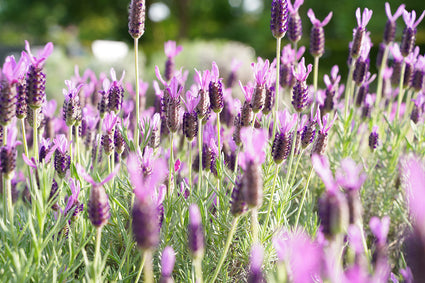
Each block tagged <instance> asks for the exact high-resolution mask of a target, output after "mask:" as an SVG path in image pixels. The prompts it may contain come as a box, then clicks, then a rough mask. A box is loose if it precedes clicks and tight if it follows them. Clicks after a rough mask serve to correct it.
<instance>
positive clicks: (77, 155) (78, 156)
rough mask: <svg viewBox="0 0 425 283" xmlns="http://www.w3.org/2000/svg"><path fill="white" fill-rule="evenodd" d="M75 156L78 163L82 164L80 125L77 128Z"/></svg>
mask: <svg viewBox="0 0 425 283" xmlns="http://www.w3.org/2000/svg"><path fill="white" fill-rule="evenodd" d="M75 130H76V131H75V156H76V160H77V163H78V164H80V145H79V138H80V137H79V133H78V127H77V128H75Z"/></svg>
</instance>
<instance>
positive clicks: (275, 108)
mask: <svg viewBox="0 0 425 283" xmlns="http://www.w3.org/2000/svg"><path fill="white" fill-rule="evenodd" d="M281 40H282V38H276V85H275V105H274V111H273V135H272V137H274V136H275V135H276V129H277V113H278V111H279V88H280V42H281Z"/></svg>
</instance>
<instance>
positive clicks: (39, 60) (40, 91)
mask: <svg viewBox="0 0 425 283" xmlns="http://www.w3.org/2000/svg"><path fill="white" fill-rule="evenodd" d="M25 49H26V51H27V52H26V53H25V56H26V57H27V61H28V62H30V66H29V69H28V72H27V80H26V84H27V95H28V105H29V107H30V108H31V109H33V111H34V112H33V113H34V117H33V121H34V124H33V130H34V133H33V141H34V146H33V149H34V152H33V154H34V158H35V159H36V160H37V159H38V127H37V120H38V119H37V110H38V108H40V107H41V106H42V105H43V104H44V102H45V100H46V92H45V85H46V75H45V74H44V72H43V66H44V62H45V60H46V59H47V57H48V56H49V55H50V54H52V52H53V44H52V43H51V42H49V43H47V44H46V46H45V47H44V49H43V50H42V51H41V52H39V53H38V54H37V55H38V56H37V57H35V56H33V55H32V53H31V50H30V45H29V43H28V41H25Z"/></svg>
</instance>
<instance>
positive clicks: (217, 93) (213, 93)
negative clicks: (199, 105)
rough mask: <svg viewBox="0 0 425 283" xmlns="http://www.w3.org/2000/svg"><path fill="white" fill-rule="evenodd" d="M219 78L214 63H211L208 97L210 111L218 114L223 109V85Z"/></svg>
mask: <svg viewBox="0 0 425 283" xmlns="http://www.w3.org/2000/svg"><path fill="white" fill-rule="evenodd" d="M219 76H220V74H219V70H218V66H217V64H216V63H215V62H213V63H212V68H211V77H210V79H211V81H210V83H209V85H208V92H209V95H210V105H211V110H212V111H214V112H215V113H220V112H221V110H223V107H224V98H223V84H222V82H221V80H222V79H221V78H219Z"/></svg>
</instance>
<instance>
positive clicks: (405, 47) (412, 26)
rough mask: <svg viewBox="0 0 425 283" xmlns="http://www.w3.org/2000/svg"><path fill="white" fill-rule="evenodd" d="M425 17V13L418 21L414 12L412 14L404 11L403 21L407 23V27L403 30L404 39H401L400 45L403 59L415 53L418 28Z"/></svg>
mask: <svg viewBox="0 0 425 283" xmlns="http://www.w3.org/2000/svg"><path fill="white" fill-rule="evenodd" d="M424 16H425V11H424V12H422V15H421V16H420V17H419V18H418V20H417V21H416V22H415V19H416V12H415V11H412V12H411V13H409V12H407V11H406V10H404V12H403V20H404V22H405V23H406V27H405V28H404V30H403V37H402V38H401V43H400V51H401V54H402V55H403V57H407V56H409V54H410V53H411V52H412V51H413V48H414V47H415V42H416V27H417V26H418V25H419V23H420V22H421V21H422V19H423V18H424Z"/></svg>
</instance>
